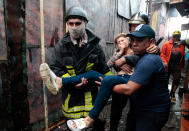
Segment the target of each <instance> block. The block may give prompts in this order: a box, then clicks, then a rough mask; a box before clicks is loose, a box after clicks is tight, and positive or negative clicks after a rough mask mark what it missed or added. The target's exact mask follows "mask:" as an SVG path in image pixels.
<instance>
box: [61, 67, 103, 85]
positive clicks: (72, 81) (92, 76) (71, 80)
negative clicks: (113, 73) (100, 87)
mask: <svg viewBox="0 0 189 131" xmlns="http://www.w3.org/2000/svg"><path fill="white" fill-rule="evenodd" d="M99 77H102V78H103V77H104V75H103V74H101V73H98V72H96V71H93V70H91V71H88V72H86V73H83V74H79V75H76V76H72V77H64V78H62V86H75V85H76V84H79V83H80V82H81V79H82V78H86V79H87V80H88V81H89V82H90V81H101V80H100V79H99Z"/></svg>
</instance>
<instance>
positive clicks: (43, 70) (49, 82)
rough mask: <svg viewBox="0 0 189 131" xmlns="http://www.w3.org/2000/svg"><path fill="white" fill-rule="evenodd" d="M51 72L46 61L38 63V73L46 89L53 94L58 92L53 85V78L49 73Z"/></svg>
mask: <svg viewBox="0 0 189 131" xmlns="http://www.w3.org/2000/svg"><path fill="white" fill-rule="evenodd" d="M50 72H52V71H51V70H50V68H49V66H48V65H47V64H46V63H43V64H41V65H40V75H41V78H42V80H43V82H44V83H45V85H46V87H47V88H48V90H49V91H50V92H51V93H52V94H53V95H56V94H57V93H58V88H57V86H56V85H55V79H56V78H55V79H52V76H51V73H50Z"/></svg>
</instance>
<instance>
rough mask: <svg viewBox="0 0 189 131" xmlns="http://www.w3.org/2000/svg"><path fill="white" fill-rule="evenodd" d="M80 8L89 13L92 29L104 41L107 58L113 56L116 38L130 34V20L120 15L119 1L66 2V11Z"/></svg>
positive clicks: (68, 0) (89, 25)
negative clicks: (122, 33)
mask: <svg viewBox="0 0 189 131" xmlns="http://www.w3.org/2000/svg"><path fill="white" fill-rule="evenodd" d="M71 6H80V7H82V8H83V9H85V10H86V11H87V13H88V17H89V23H88V28H90V29H91V30H92V31H94V33H95V34H96V35H97V36H99V37H100V38H101V39H102V47H103V49H104V51H105V55H106V58H107V59H109V57H110V56H111V55H112V53H113V51H114V49H115V46H114V44H113V42H114V37H115V36H116V35H117V34H118V33H121V32H125V33H128V30H129V28H128V24H127V22H128V20H126V19H125V18H123V17H122V16H119V15H118V0H100V1H99V0H66V9H68V8H69V7H71Z"/></svg>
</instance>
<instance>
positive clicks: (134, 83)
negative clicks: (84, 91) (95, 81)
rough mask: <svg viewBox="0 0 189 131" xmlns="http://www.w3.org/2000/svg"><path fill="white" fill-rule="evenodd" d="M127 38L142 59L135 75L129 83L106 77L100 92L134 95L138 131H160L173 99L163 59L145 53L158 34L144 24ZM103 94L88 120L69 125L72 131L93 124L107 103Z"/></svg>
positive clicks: (137, 65) (98, 98)
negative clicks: (111, 91)
mask: <svg viewBox="0 0 189 131" xmlns="http://www.w3.org/2000/svg"><path fill="white" fill-rule="evenodd" d="M128 36H130V37H131V44H132V49H133V52H134V54H135V55H138V56H139V57H140V60H139V61H138V63H137V64H136V66H135V70H134V73H133V74H132V75H131V77H130V78H129V81H128V83H127V82H126V81H125V79H123V78H121V77H118V76H106V77H104V79H103V81H102V84H101V86H100V90H101V89H102V90H103V89H104V88H112V86H114V87H113V91H114V92H117V93H120V94H125V95H131V94H133V93H134V92H135V103H136V105H135V109H134V110H135V114H136V131H161V128H162V127H163V126H164V125H165V123H166V122H167V120H168V117H169V110H170V97H169V90H168V74H167V72H166V69H165V66H164V65H163V62H162V60H161V58H160V56H159V55H155V54H149V53H146V49H147V48H148V47H149V46H150V45H151V44H154V43H155V32H154V30H153V29H152V28H151V27H150V26H149V25H144V24H141V25H139V26H137V28H136V29H135V31H134V32H132V33H131V34H129V35H128ZM121 59H124V60H125V58H121ZM126 61H127V60H126ZM100 92H101V91H99V93H98V96H97V99H96V101H95V105H94V107H93V109H92V110H91V111H90V113H89V115H88V116H87V117H85V118H81V119H75V120H69V121H67V124H68V126H69V128H70V129H71V130H72V131H77V130H83V129H86V128H88V127H90V126H91V125H92V124H93V123H94V121H95V120H96V118H97V117H98V115H99V113H100V111H101V110H102V109H103V108H102V107H103V106H104V105H105V103H106V102H105V100H106V101H107V96H105V97H104V96H103V95H102V94H100ZM108 97H109V95H108Z"/></svg>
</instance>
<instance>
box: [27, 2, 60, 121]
mask: <svg viewBox="0 0 189 131" xmlns="http://www.w3.org/2000/svg"><path fill="white" fill-rule="evenodd" d="M62 6H63V5H62V1H60V0H53V1H52V0H45V1H44V23H45V25H44V26H45V31H44V32H45V46H46V47H47V48H46V59H47V61H46V62H47V63H48V60H49V57H50V52H49V50H50V44H54V42H55V41H57V40H58V39H59V38H60V37H62V35H63V7H62ZM25 17H26V18H25V24H26V46H27V49H26V61H27V76H28V83H27V88H28V101H29V110H30V111H29V113H30V123H34V122H36V121H39V120H42V119H43V118H44V100H43V90H42V80H41V78H40V75H39V65H40V64H41V48H40V46H41V45H40V40H41V38H40V13H39V0H26V16H25ZM47 92H48V91H47ZM47 95H48V96H47V97H48V111H49V113H50V112H52V111H53V110H56V109H58V108H61V97H60V96H61V93H60V94H59V95H58V96H53V95H51V94H50V93H49V92H48V94H47Z"/></svg>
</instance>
